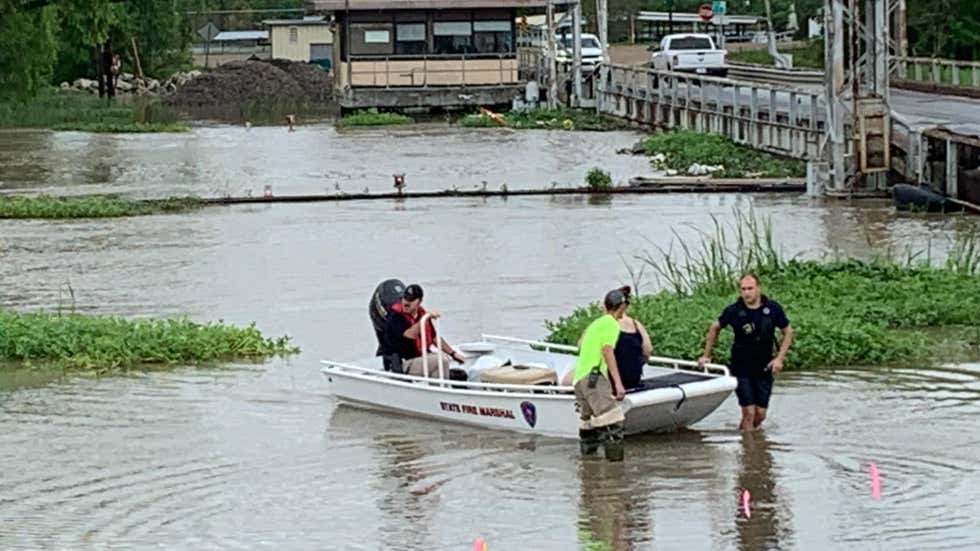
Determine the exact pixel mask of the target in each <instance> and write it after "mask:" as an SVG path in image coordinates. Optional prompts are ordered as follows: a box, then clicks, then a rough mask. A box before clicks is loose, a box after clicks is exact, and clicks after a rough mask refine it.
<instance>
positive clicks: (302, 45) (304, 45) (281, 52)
mask: <svg viewBox="0 0 980 551" xmlns="http://www.w3.org/2000/svg"><path fill="white" fill-rule="evenodd" d="M292 29H295V34H294V33H293V32H292ZM292 38H295V41H294V40H292ZM269 40H270V41H271V42H272V57H274V58H276V59H291V60H293V61H309V60H310V44H333V33H331V32H330V25H328V24H323V25H273V26H272V27H270V29H269Z"/></svg>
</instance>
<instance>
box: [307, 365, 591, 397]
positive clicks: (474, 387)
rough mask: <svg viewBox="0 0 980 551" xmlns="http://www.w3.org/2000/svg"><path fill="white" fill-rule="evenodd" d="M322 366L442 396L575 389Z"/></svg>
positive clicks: (328, 372)
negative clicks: (419, 387) (464, 392)
mask: <svg viewBox="0 0 980 551" xmlns="http://www.w3.org/2000/svg"><path fill="white" fill-rule="evenodd" d="M320 363H321V364H323V365H324V366H326V367H324V368H323V372H324V374H325V375H331V374H343V375H345V376H349V377H353V378H356V379H361V380H390V381H392V382H399V383H404V384H417V383H422V384H423V386H426V387H429V388H430V389H431V390H433V391H439V392H452V391H456V392H459V391H460V390H462V389H470V391H484V392H521V393H526V394H528V395H532V394H533V395H540V394H572V393H574V392H575V389H574V388H573V387H570V386H554V385H516V384H508V383H484V382H480V381H441V380H438V379H429V378H427V377H419V376H417V375H407V374H404V373H392V372H391V371H382V370H380V369H376V368H373V367H361V366H357V365H352V364H347V363H343V362H333V361H329V360H321V361H320ZM413 388H414V387H413Z"/></svg>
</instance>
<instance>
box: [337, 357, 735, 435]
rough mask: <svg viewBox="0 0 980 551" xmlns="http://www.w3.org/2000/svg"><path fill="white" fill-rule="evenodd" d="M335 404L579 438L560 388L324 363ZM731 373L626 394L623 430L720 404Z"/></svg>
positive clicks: (680, 423) (695, 416) (682, 421)
mask: <svg viewBox="0 0 980 551" xmlns="http://www.w3.org/2000/svg"><path fill="white" fill-rule="evenodd" d="M323 374H324V376H325V377H326V380H327V384H328V386H329V388H330V392H331V394H333V395H334V396H335V397H336V399H337V401H338V403H339V404H341V405H348V406H353V407H359V408H367V409H377V410H386V411H393V412H401V413H404V414H407V415H412V416H421V417H428V418H432V419H439V420H443V421H448V422H452V423H457V424H460V423H461V424H466V425H473V426H479V427H484V428H489V429H496V430H507V431H514V432H521V433H530V434H539V435H542V436H550V437H557V438H578V416H577V414H576V412H575V398H574V395H573V394H572V393H570V392H568V390H567V389H563V387H523V388H505V387H508V386H512V385H470V386H466V385H460V384H453V383H451V382H448V381H447V382H439V381H432V380H425V379H419V378H414V377H406V376H392V375H391V374H388V373H385V372H377V371H372V370H367V369H360V368H355V367H352V366H343V365H338V364H328V365H327V366H326V367H325V368H324V369H323ZM734 388H735V379H733V378H731V377H715V378H710V379H707V380H704V381H698V382H694V383H689V384H684V385H678V386H670V387H664V388H655V389H651V390H644V391H641V392H636V393H631V394H629V395H627V397H626V399H625V400H624V401H623V409H624V412H625V414H626V432H627V434H628V435H630V434H641V433H648V432H665V431H672V430H676V429H678V428H681V427H686V426H689V425H691V424H693V423H696V422H698V421H700V420H701V419H703V418H704V417H706V416H707V415H708V414H710V413H711V412H712V411H714V410H715V409H717V407H718V406H719V405H721V403H722V402H724V401H725V399H726V398H727V397H728V396H729V395H730V394H731V392H732V390H733V389H734Z"/></svg>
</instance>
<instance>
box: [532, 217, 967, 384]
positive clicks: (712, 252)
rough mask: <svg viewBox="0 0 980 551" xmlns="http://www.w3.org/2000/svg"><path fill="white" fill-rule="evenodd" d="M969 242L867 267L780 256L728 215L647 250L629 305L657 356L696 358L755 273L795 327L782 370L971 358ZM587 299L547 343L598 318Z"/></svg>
mask: <svg viewBox="0 0 980 551" xmlns="http://www.w3.org/2000/svg"><path fill="white" fill-rule="evenodd" d="M978 243H980V239H978V235H977V233H975V232H971V233H965V234H961V236H960V237H959V238H958V241H957V242H956V244H955V245H954V247H953V248H952V250H951V252H950V255H949V257H948V258H947V260H946V261H945V262H943V263H939V264H936V263H932V262H930V261H929V259H928V258H922V257H921V256H917V255H907V256H905V257H904V258H896V257H894V256H891V255H886V256H880V257H877V258H873V259H870V260H858V259H854V258H840V257H829V258H826V259H823V260H800V259H792V258H786V257H785V255H783V254H781V253H780V252H779V251H778V250H777V249H776V247H775V246H774V245H773V241H772V227H771V224H770V223H769V222H767V221H764V220H760V219H758V218H755V217H751V216H749V217H737V221H736V223H735V225H734V226H733V227H729V228H725V227H722V226H721V225H720V224H717V223H716V226H715V233H714V234H707V235H705V236H704V238H703V240H702V242H701V244H700V245H699V246H696V247H690V246H683V245H682V246H681V247H680V248H679V251H676V252H675V251H672V250H669V249H668V250H663V249H658V250H657V251H655V252H652V253H646V254H643V255H640V256H638V260H639V261H640V263H641V264H642V266H643V268H644V269H645V270H649V271H652V272H653V273H654V274H655V275H656V276H657V278H658V279H659V281H660V283H661V286H662V287H663V290H662V291H660V292H657V293H655V294H648V295H644V296H640V297H638V298H637V299H636V300H634V301H633V304H632V305H631V306H630V313H631V315H632V316H633V317H635V318H637V319H639V320H640V321H641V322H643V323H644V324H645V325H646V327H647V329H648V330H649V332H650V336H651V339H652V340H653V345H654V353H655V354H657V355H661V356H671V357H679V358H687V359H694V358H697V357H698V356H699V355H700V353H701V350H702V347H703V343H704V334H705V332H706V330H707V328H708V325H709V324H710V323H711V321H712V320H714V319H716V318H717V316H718V315H719V313H720V312H721V310H722V309H723V308H724V307H725V306H726V305H728V304H730V303H731V302H734V300H735V299H736V298H737V296H738V292H737V287H736V284H737V280H738V278H739V276H740V275H741V274H742V273H745V272H755V273H757V274H758V275H759V277H760V279H761V281H762V286H763V292H764V293H766V294H767V295H769V296H771V297H773V298H774V299H776V300H778V301H779V302H780V303H781V304H782V305H783V306H784V308H786V311H787V314H788V316H789V318H790V320H791V323H792V324H793V326H794V328H795V329H796V337H795V339H794V342H793V346H792V347H791V348H790V351H789V354H788V357H787V363H786V366H787V369H789V370H793V369H813V368H822V367H848V366H886V365H930V364H934V363H936V362H939V361H951V360H953V359H955V358H954V357H951V356H958V357H962V358H964V359H966V358H976V357H978V355H980V316H978V314H977V313H978V312H980V248H978V247H977V244H978ZM599 312H600V310H599V306H598V304H591V305H587V306H583V307H580V308H578V309H576V310H575V311H573V312H572V313H570V314H569V315H568V316H566V317H562V318H560V319H558V320H557V321H551V322H546V326H547V328H548V330H549V331H550V335H549V337H548V338H549V340H552V341H554V342H559V343H564V344H573V345H574V344H575V343H576V342H577V341H578V338H579V336H580V335H581V333H582V331H583V330H584V329H585V326H586V325H588V323H589V322H590V321H591V320H593V319H595V317H597V316H598V315H599ZM731 339H732V335H731V331H725V332H722V339H721V342H720V343H719V345H718V346H717V347H716V348H715V359H716V360H719V361H722V362H725V361H727V359H728V353H729V347H730V345H731Z"/></svg>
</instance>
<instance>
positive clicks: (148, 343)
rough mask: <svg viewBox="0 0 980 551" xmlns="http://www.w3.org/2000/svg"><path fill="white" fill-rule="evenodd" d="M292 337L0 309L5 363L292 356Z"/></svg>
mask: <svg viewBox="0 0 980 551" xmlns="http://www.w3.org/2000/svg"><path fill="white" fill-rule="evenodd" d="M298 351H299V349H298V348H297V347H295V346H293V345H292V344H291V343H290V338H289V337H286V336H284V337H279V338H276V339H272V338H266V337H264V336H263V335H262V333H261V332H259V330H258V329H257V328H256V327H255V325H254V324H252V325H249V326H248V327H244V328H240V327H234V326H231V325H225V324H223V323H208V324H201V323H197V322H193V321H190V320H188V319H183V318H178V319H162V320H154V319H137V320H130V319H125V318H120V317H111V316H89V315H82V314H75V313H72V314H60V313H45V312H42V313H19V312H11V311H2V310H0V360H2V361H3V362H4V363H5V364H11V365H25V364H26V365H42V366H57V367H61V368H64V369H82V370H95V371H100V372H105V371H112V370H126V369H133V368H139V367H141V366H146V365H154V364H155V365H189V364H202V363H212V362H221V361H231V360H242V359H262V358H267V357H270V356H276V355H285V354H293V353H296V352H298Z"/></svg>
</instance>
